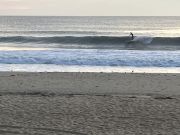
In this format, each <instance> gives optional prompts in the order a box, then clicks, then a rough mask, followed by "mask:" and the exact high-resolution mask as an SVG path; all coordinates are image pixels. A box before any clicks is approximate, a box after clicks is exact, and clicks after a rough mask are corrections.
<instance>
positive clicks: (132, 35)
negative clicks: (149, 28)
mask: <svg viewBox="0 0 180 135" xmlns="http://www.w3.org/2000/svg"><path fill="white" fill-rule="evenodd" d="M130 35H131V37H132V40H133V39H134V34H133V33H132V32H130Z"/></svg>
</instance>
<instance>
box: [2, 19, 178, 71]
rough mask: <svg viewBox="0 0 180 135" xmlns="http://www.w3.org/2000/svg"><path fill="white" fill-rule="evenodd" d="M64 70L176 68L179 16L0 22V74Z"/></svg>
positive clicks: (6, 20) (10, 20)
mask: <svg viewBox="0 0 180 135" xmlns="http://www.w3.org/2000/svg"><path fill="white" fill-rule="evenodd" d="M130 32H132V33H133V34H134V36H135V39H134V40H132V37H131V36H129V33H130ZM67 67H69V68H68V69H71V71H72V69H82V68H83V67H84V68H85V69H89V71H93V70H92V69H97V70H98V69H101V70H100V71H102V72H103V71H106V70H107V69H111V71H118V70H117V68H127V67H131V68H132V67H134V68H152V69H153V68H176V69H177V68H179V67H180V17H40V16H39V17H38V16H37V17H32V16H31V17H23V16H21V17H20V16H18V17H17V16H13V17H10V16H2V17H0V70H1V71H33V72H34V71H38V72H40V71H62V69H63V68H67ZM70 67H73V68H70ZM53 69H54V70H53ZM103 69H104V70H103ZM73 71H74V70H73ZM76 71H79V70H76ZM85 71H86V70H85ZM108 71H109V70H108ZM176 71H179V70H176Z"/></svg>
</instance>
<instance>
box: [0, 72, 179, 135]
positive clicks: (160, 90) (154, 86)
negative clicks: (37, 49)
mask: <svg viewBox="0 0 180 135" xmlns="http://www.w3.org/2000/svg"><path fill="white" fill-rule="evenodd" d="M179 82H180V74H175V73H174V74H165V73H161V74H157V73H156V74H151V73H148V74H147V73H146V74H144V73H138V74H136V73H21V72H1V73H0V86H1V88H0V95H1V96H0V106H1V107H0V112H1V113H0V133H1V134H5V135H6V134H7V135H14V134H19V135H20V134H23V135H26V134H30V135H37V134H38V135H51V134H52V135H61V134H62V135H139V134H141V135H147V134H149V135H151V134H152V135H170V134H180V128H179V127H180V91H179V90H180V83H179Z"/></svg>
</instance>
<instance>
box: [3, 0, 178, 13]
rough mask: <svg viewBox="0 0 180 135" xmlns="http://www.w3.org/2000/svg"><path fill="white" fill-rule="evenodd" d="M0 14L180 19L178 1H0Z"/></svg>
mask: <svg viewBox="0 0 180 135" xmlns="http://www.w3.org/2000/svg"><path fill="white" fill-rule="evenodd" d="M0 15H31V16H34V15H35V16H36V15H37V16H39V15H43V16H44V15H48V16H51V15H53V16H180V0H0Z"/></svg>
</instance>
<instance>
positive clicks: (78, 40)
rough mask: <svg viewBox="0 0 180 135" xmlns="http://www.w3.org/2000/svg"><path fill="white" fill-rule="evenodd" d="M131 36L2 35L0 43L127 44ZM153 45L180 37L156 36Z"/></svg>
mask: <svg viewBox="0 0 180 135" xmlns="http://www.w3.org/2000/svg"><path fill="white" fill-rule="evenodd" d="M130 40H131V38H130V37H113V36H83V37H75V36H54V37H32V36H7V37H0V43H20V44H21V43H36V44H51V43H55V44H78V45H83V44H85V45H126V44H127V42H128V41H130ZM150 44H151V45H180V37H154V38H153V40H152V42H151V43H150Z"/></svg>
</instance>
